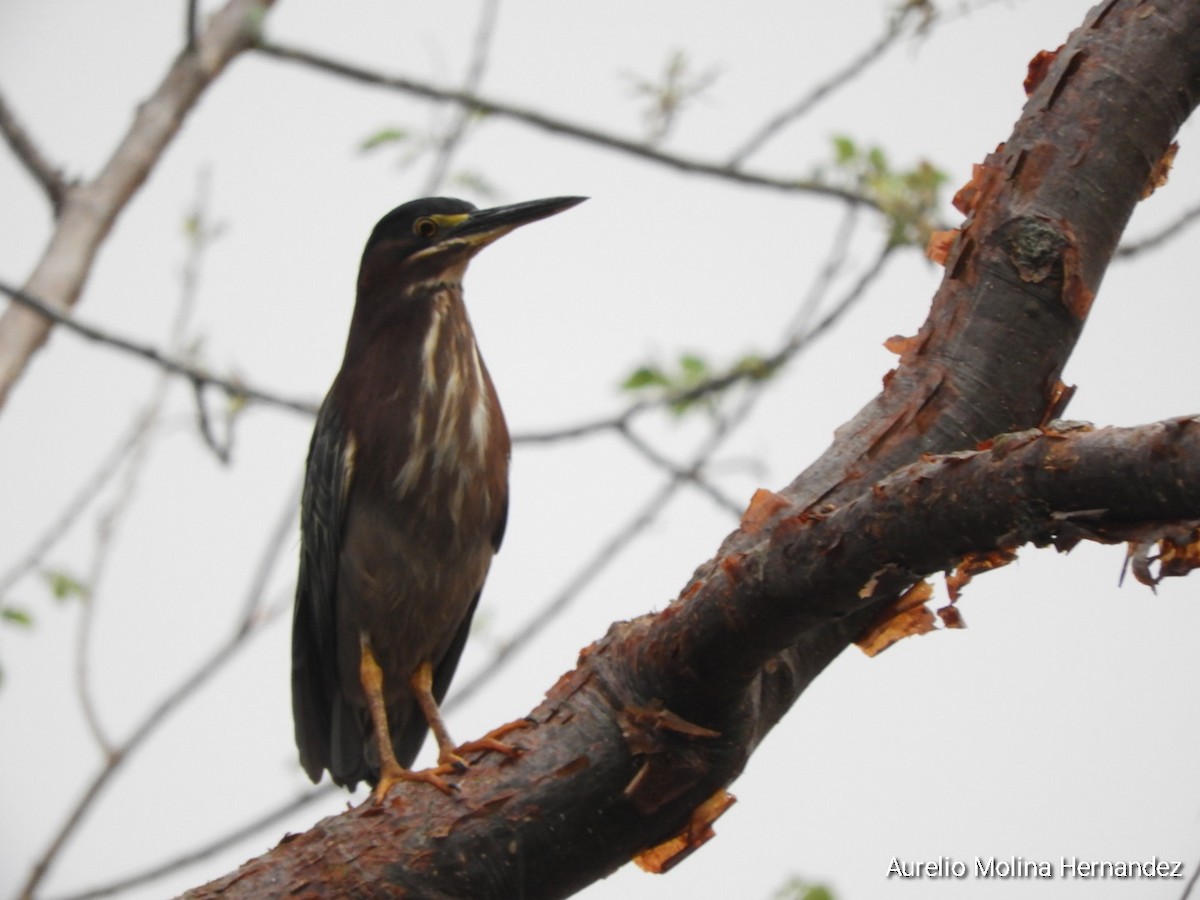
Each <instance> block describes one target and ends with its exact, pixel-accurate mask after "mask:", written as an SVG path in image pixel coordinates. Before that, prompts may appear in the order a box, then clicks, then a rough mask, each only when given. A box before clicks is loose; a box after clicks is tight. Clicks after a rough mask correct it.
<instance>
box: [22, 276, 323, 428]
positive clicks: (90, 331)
mask: <svg viewBox="0 0 1200 900" xmlns="http://www.w3.org/2000/svg"><path fill="white" fill-rule="evenodd" d="M0 293H3V294H7V295H8V296H9V297H11V298H12V299H13V300H15V301H17V303H19V304H21V305H22V306H25V307H28V308H29V309H32V310H34V311H35V312H36V313H37V314H38V315H40V316H45V317H46V318H47V319H50V320H52V321H53V322H55V323H57V324H59V325H62V326H63V327H65V328H67V329H68V330H70V331H72V332H74V333H75V334H77V335H79V336H80V337H83V338H87V339H88V340H89V341H95V342H97V343H100V344H105V345H107V346H109V347H114V348H116V349H117V350H122V351H124V352H126V353H129V354H131V355H133V356H135V357H138V358H140V359H144V360H146V361H148V362H151V363H154V365H156V366H158V367H159V368H161V369H165V370H166V371H167V372H170V373H171V374H172V375H179V376H180V377H183V378H186V379H187V380H188V381H191V382H193V383H194V384H198V385H201V386H211V387H214V388H217V389H219V390H221V391H223V392H224V393H225V395H226V396H228V397H229V398H230V399H231V400H246V401H251V402H254V403H261V404H263V405H264V406H275V407H279V408H280V409H288V410H291V411H292V412H298V413H303V414H304V415H306V416H315V415H316V414H317V404H315V403H313V402H312V401H309V400H297V399H294V398H290V397H283V396H280V395H279V394H275V393H271V392H270V391H265V390H262V389H260V388H256V387H252V386H250V385H248V384H245V383H244V382H242V381H240V380H239V379H235V378H222V377H220V376H218V375H212V374H210V373H208V372H205V371H204V370H203V369H201V368H199V367H198V366H194V365H192V364H190V363H186V362H183V361H182V360H180V359H177V358H175V357H172V356H168V355H166V354H164V353H163V352H161V351H160V350H158V349H157V348H156V347H152V346H150V345H149V344H142V343H139V342H137V341H133V340H130V339H129V338H125V337H121V336H120V335H117V334H113V333H112V332H109V331H105V330H103V329H101V328H97V327H96V326H94V325H85V324H84V323H83V322H80V321H79V320H78V319H76V318H75V317H74V316H71V315H67V314H66V313H63V312H62V311H60V310H59V309H56V308H55V307H54V306H52V305H50V303H48V302H47V301H46V300H43V299H41V298H39V297H36V296H34V295H33V294H30V293H29V292H27V291H23V290H21V289H19V288H15V287H13V286H12V285H10V284H7V283H5V282H2V281H0Z"/></svg>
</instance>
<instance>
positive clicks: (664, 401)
mask: <svg viewBox="0 0 1200 900" xmlns="http://www.w3.org/2000/svg"><path fill="white" fill-rule="evenodd" d="M897 249H899V248H898V247H897V246H895V245H890V244H888V245H885V246H884V247H883V249H881V250H880V251H879V253H878V255H877V256H876V258H875V260H874V262H873V263H872V264H871V266H870V267H869V268H868V269H867V270H865V271H864V272H863V274H862V275H861V276H860V277H859V279H858V280H857V281H856V282H855V283H854V284H853V285H852V286H851V288H850V289H849V290H848V291H847V292H846V294H845V295H844V296H843V297H842V298H841V299H840V300H839V301H838V302H837V303H836V304H834V306H833V307H832V308H831V309H830V310H829V312H827V313H826V314H825V315H824V316H823V317H822V318H821V319H820V320H819V321H818V322H817V323H816V324H815V325H813V326H812V327H811V328H801V327H800V326H801V325H803V322H804V319H805V312H804V308H802V310H801V313H800V315H799V316H798V317H797V321H796V324H795V325H794V326H793V328H794V329H796V330H794V331H792V333H791V334H789V336H788V337H787V338H786V339H785V340H784V342H783V343H782V344H781V345H780V346H779V347H778V348H777V349H776V351H775V352H774V353H772V354H771V355H770V356H767V357H766V358H765V359H763V361H762V364H761V366H760V367H758V371H767V372H774V371H775V370H777V369H778V368H780V367H781V366H783V365H785V364H786V363H787V362H789V361H790V360H791V359H793V358H794V357H795V356H796V355H797V354H798V353H800V352H801V351H803V350H804V349H805V348H807V347H808V346H809V345H810V344H812V343H813V342H814V341H816V340H817V339H818V338H819V337H821V336H822V335H824V334H825V333H826V332H828V331H829V330H830V329H831V328H832V327H833V326H834V325H836V324H837V323H838V322H839V321H840V320H841V318H842V316H844V315H845V314H846V313H847V312H848V311H849V310H850V309H851V308H852V307H853V306H854V304H855V303H857V302H858V300H859V299H860V298H861V297H862V296H863V294H864V292H865V291H866V289H867V287H869V286H870V284H871V283H872V282H873V281H875V279H876V278H878V277H879V274H880V273H881V272H882V270H883V267H884V265H885V264H886V263H887V261H888V259H890V258H891V255H892V253H893V252H894V251H895V250H897ZM833 271H834V270H832V269H830V268H829V267H828V266H827V267H826V268H825V270H824V272H823V274H822V276H820V277H821V278H830V277H832V272H833ZM816 296H819V293H811V294H810V297H816ZM805 308H807V307H805ZM755 379H756V375H755V374H754V373H753V372H751V371H749V370H746V369H743V368H735V369H733V370H731V371H729V372H726V373H725V374H723V375H719V376H717V377H715V378H708V379H705V380H704V381H702V382H700V383H699V384H697V385H694V386H693V387H690V388H687V389H686V390H682V391H671V392H668V393H665V394H663V395H662V396H661V397H656V398H655V399H653V400H638V401H636V402H634V403H630V404H629V405H628V406H627V407H625V409H623V410H622V411H621V412H619V413H616V414H614V415H611V416H605V417H601V418H598V419H591V420H589V421H586V422H580V423H578V424H576V425H568V426H566V427H562V428H554V429H549V430H545V431H524V432H516V433H514V434H513V438H512V440H513V443H514V444H548V443H554V442H556V441H562V440H569V439H574V438H580V437H590V436H592V435H594V434H598V433H600V432H605V431H617V432H622V431H624V430H626V429H628V428H629V425H630V423H631V422H632V421H633V420H634V419H635V418H636V417H638V416H639V415H641V414H642V413H644V412H646V411H647V410H651V409H661V408H663V407H667V406H673V405H677V404H688V403H694V402H696V401H697V400H702V399H704V398H705V397H707V396H709V395H711V394H719V393H721V392H723V391H726V390H728V389H729V388H731V387H733V386H734V385H736V384H738V383H739V382H753V381H754V380H755Z"/></svg>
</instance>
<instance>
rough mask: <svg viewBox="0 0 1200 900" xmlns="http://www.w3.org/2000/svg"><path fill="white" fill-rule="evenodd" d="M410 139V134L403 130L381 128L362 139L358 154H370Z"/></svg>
mask: <svg viewBox="0 0 1200 900" xmlns="http://www.w3.org/2000/svg"><path fill="white" fill-rule="evenodd" d="M411 137H412V134H411V133H410V132H409V131H408V130H407V129H404V128H381V129H379V130H378V131H376V132H375V133H374V134H371V135H368V136H367V137H365V138H363V139H362V141H361V142H360V143H359V145H358V152H359V153H370V152H371V151H372V150H378V149H379V148H380V147H386V146H388V145H389V144H401V143H403V142H404V141H407V140H408V139H409V138H411Z"/></svg>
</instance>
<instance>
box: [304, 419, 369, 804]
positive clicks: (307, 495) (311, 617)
mask: <svg viewBox="0 0 1200 900" xmlns="http://www.w3.org/2000/svg"><path fill="white" fill-rule="evenodd" d="M353 474H354V441H353V438H352V437H351V436H350V435H349V434H348V433H347V432H346V430H345V427H344V426H343V423H342V422H341V421H340V417H339V416H338V414H337V413H336V411H335V410H334V404H333V403H332V402H331V401H330V400H329V399H328V398H326V401H325V402H324V403H323V404H322V405H321V411H320V412H319V413H318V414H317V425H316V428H315V429H313V437H312V443H311V444H310V445H309V449H308V469H307V473H306V475H305V479H304V495H303V498H302V499H301V503H300V534H301V546H300V577H299V581H298V583H297V585H296V608H295V616H294V620H293V624H292V715H293V718H294V719H295V724H296V746H297V747H298V748H299V750H300V762H301V764H302V765H303V766H304V771H306V772H307V773H308V776H309V777H310V778H311V779H312V780H313V781H314V782H315V781H317V780H319V779H320V777H321V771H322V770H323V769H324V768H326V767H327V766H328V764H329V759H330V740H331V733H332V732H331V729H332V716H333V707H334V703H335V701H336V699H337V697H338V696H339V686H338V673H337V633H336V629H335V625H334V611H335V606H334V604H335V597H336V593H337V578H338V556H339V554H340V552H341V545H342V529H343V523H344V521H345V513H346V498H347V495H348V494H349V491H350V484H351V482H352V480H353Z"/></svg>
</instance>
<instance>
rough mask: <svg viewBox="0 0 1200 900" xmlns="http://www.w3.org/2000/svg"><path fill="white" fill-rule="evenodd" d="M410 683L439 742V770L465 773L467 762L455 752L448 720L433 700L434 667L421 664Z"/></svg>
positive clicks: (435, 738)
mask: <svg viewBox="0 0 1200 900" xmlns="http://www.w3.org/2000/svg"><path fill="white" fill-rule="evenodd" d="M409 683H410V684H411V685H412V689H413V694H414V695H415V696H416V698H417V703H418V705H420V707H421V712H422V713H424V715H425V721H426V722H428V723H429V730H430V731H432V732H433V739H434V740H435V741H437V745H438V768H446V769H447V770H450V771H459V772H465V771H466V770H467V761H466V760H465V759H463V758H462V757H461V756H459V755H458V754H457V753H455V752H454V751H455V746H454V741H452V740H450V732H449V731H447V730H446V720H445V719H443V718H442V711H441V710H440V709H438V705H437V701H436V700H434V699H433V666H431V665H430V664H429V663H427V662H423V663H421V665H419V666H417V671H415V672H413V675H412V679H411V681H410V682H409Z"/></svg>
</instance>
